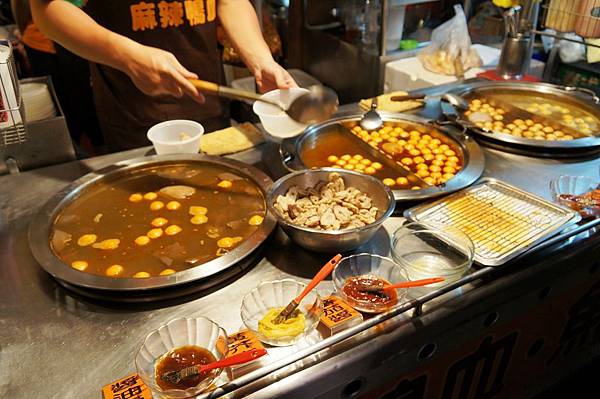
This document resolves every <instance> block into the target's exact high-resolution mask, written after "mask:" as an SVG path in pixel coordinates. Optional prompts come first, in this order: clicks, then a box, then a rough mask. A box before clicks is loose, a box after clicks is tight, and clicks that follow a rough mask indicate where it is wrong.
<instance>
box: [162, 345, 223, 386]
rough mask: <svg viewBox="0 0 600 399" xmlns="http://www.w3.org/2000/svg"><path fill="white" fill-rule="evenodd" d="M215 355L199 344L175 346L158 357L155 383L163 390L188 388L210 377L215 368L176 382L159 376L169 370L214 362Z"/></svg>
mask: <svg viewBox="0 0 600 399" xmlns="http://www.w3.org/2000/svg"><path fill="white" fill-rule="evenodd" d="M216 361H217V359H216V358H215V356H214V355H213V354H212V353H211V352H210V351H208V350H207V349H204V348H201V347H199V346H194V345H188V346H182V347H180V348H175V349H173V350H172V351H170V352H169V353H167V354H166V355H165V356H164V357H163V358H161V359H160V361H159V362H158V364H157V365H156V383H157V384H158V386H159V387H161V388H162V389H163V390H165V391H166V390H169V389H188V388H192V387H195V386H196V385H198V384H200V382H202V381H204V380H205V379H207V378H212V377H213V376H214V375H215V373H216V371H217V370H209V371H205V372H203V373H200V374H198V375H196V376H193V377H188V378H185V379H182V380H181V381H179V383H177V384H173V383H171V382H169V381H165V380H163V379H162V378H160V377H161V376H162V375H163V374H165V373H168V372H170V371H180V370H183V369H184V368H186V367H190V366H200V365H205V364H209V363H214V362H216Z"/></svg>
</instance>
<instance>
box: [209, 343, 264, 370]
mask: <svg viewBox="0 0 600 399" xmlns="http://www.w3.org/2000/svg"><path fill="white" fill-rule="evenodd" d="M266 354H267V350H266V349H252V350H249V351H247V352H243V353H240V354H239V355H233V356H231V357H228V358H226V359H222V360H219V361H216V362H213V363H209V364H205V365H202V366H200V367H199V370H200V372H201V373H202V372H204V371H208V370H213V369H220V368H221V367H229V366H235V365H237V364H243V363H247V362H250V361H252V360H254V359H258V358H259V357H261V356H264V355H266Z"/></svg>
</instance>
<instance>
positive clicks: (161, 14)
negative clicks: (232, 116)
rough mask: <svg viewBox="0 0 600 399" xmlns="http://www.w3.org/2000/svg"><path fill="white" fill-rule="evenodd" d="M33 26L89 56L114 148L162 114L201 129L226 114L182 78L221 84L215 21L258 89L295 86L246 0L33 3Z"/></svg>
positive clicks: (138, 142) (135, 143) (141, 136)
mask: <svg viewBox="0 0 600 399" xmlns="http://www.w3.org/2000/svg"><path fill="white" fill-rule="evenodd" d="M31 7H32V12H33V17H34V20H35V23H36V25H37V26H38V28H39V29H40V30H41V31H42V32H43V33H44V34H46V35H47V36H48V37H50V38H51V39H52V40H54V41H56V42H58V43H60V44H61V45H63V46H64V47H66V48H67V49H69V50H71V51H72V52H74V53H76V54H78V55H80V56H81V57H83V58H86V59H88V60H89V61H91V78H92V86H93V92H94V101H95V103H96V108H97V111H98V116H99V119H100V124H101V128H102V131H103V134H104V136H105V140H106V142H107V144H108V145H109V147H110V148H112V149H121V150H122V149H128V148H134V147H139V146H143V145H146V144H147V139H146V132H147V130H148V128H150V127H151V126H152V125H154V124H156V123H158V122H160V121H164V120H168V119H192V120H197V121H199V122H201V123H202V124H203V125H204V127H205V129H206V130H207V131H211V130H215V129H219V128H223V127H225V126H226V125H227V124H228V112H227V110H226V109H225V108H224V105H223V104H222V102H221V101H220V100H219V99H218V98H216V97H214V96H207V97H204V96H203V95H202V94H201V93H200V92H198V90H197V89H196V88H195V87H194V86H193V85H192V84H191V83H190V82H189V81H188V78H200V79H203V80H208V81H212V82H218V83H222V82H223V68H222V65H221V60H220V57H219V52H218V50H217V33H216V28H217V20H218V21H219V22H220V24H221V26H222V27H223V28H224V30H225V32H226V33H227V35H228V37H229V39H230V40H231V42H232V43H233V44H234V47H235V48H236V49H237V50H238V52H239V53H240V55H241V57H242V59H243V61H244V63H245V64H246V66H247V67H248V68H249V69H250V71H251V72H252V73H253V75H254V77H255V79H256V82H257V84H258V87H259V90H261V91H269V90H272V89H275V88H288V87H292V86H296V83H295V82H294V80H293V79H292V77H291V76H290V75H289V74H288V73H287V71H286V70H285V69H283V68H282V67H281V66H280V65H278V64H277V63H276V62H275V61H274V59H273V57H272V55H271V52H270V51H269V48H268V46H267V44H266V43H265V41H264V39H263V36H262V33H261V30H260V26H259V24H258V20H257V17H256V13H255V12H254V9H253V7H252V4H251V3H250V1H248V0H160V1H158V0H108V1H107V0H89V1H88V2H87V4H85V6H84V7H83V8H78V7H76V6H75V5H73V4H71V3H70V2H68V1H65V0H31Z"/></svg>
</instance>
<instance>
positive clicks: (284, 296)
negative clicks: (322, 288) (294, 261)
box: [240, 279, 323, 346]
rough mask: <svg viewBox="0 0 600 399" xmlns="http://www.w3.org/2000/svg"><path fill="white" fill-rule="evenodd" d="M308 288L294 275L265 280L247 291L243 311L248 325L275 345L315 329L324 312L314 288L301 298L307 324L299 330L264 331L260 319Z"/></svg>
mask: <svg viewBox="0 0 600 399" xmlns="http://www.w3.org/2000/svg"><path fill="white" fill-rule="evenodd" d="M304 288H306V284H304V283H301V282H298V281H296V280H292V279H283V280H275V281H265V282H263V283H260V284H259V285H258V286H257V287H256V288H254V289H253V290H252V291H250V292H249V293H247V294H246V296H244V298H243V299H242V306H241V309H240V313H241V316H242V321H243V322H244V324H245V325H246V327H247V328H248V329H249V330H251V331H252V332H254V333H255V334H256V336H257V337H258V339H259V340H260V341H262V342H264V343H266V344H269V345H273V346H288V345H293V344H295V343H296V342H298V341H300V340H301V339H302V338H304V337H305V336H307V335H308V334H310V333H312V332H313V331H314V330H315V329H316V327H317V324H319V320H320V319H321V315H322V314H323V301H322V300H321V297H320V296H319V294H318V293H317V292H316V290H312V291H311V292H309V293H308V295H306V296H305V297H304V299H302V301H300V304H299V305H298V308H297V310H298V311H300V312H302V314H303V318H304V327H303V328H302V330H301V331H300V332H299V333H298V334H292V335H284V334H279V333H278V332H277V331H273V330H271V331H273V333H272V334H270V336H269V335H266V334H263V332H262V331H264V330H263V329H261V328H260V327H259V326H260V323H261V322H263V323H264V321H265V320H264V318H265V315H266V314H267V313H268V312H269V311H271V310H272V309H278V308H281V309H283V308H285V307H286V306H287V305H288V304H289V303H290V302H291V301H292V300H293V299H294V298H296V297H297V296H298V295H300V293H301V292H302V291H303V290H304Z"/></svg>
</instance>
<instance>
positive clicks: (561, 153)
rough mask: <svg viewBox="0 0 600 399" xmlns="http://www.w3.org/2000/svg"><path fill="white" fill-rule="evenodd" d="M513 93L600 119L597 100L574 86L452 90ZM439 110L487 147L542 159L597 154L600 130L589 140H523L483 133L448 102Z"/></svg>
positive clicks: (494, 85) (492, 85) (480, 85)
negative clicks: (571, 108) (569, 108)
mask: <svg viewBox="0 0 600 399" xmlns="http://www.w3.org/2000/svg"><path fill="white" fill-rule="evenodd" d="M502 92H514V93H518V94H519V95H522V96H531V97H534V96H537V97H543V98H548V99H552V100H554V101H559V102H562V103H563V104H565V105H570V106H571V107H576V108H579V109H582V110H585V111H588V112H590V113H591V114H592V115H594V117H596V118H597V119H598V120H600V99H599V98H598V97H597V96H596V95H595V94H594V93H593V92H592V91H591V90H587V89H582V88H576V87H565V86H557V85H553V84H549V83H530V82H474V83H470V84H467V85H466V87H465V86H461V88H460V89H458V90H456V91H454V93H455V94H458V95H460V96H462V97H468V96H471V95H481V96H482V97H485V96H487V95H493V94H498V93H502ZM441 106H442V111H443V112H444V114H445V115H446V117H447V118H448V119H450V120H453V121H455V122H456V123H458V124H459V125H460V126H462V127H463V128H465V129H468V130H469V131H470V132H472V133H473V134H474V135H475V136H476V137H477V138H480V139H482V140H484V141H485V142H486V144H487V145H489V146H491V147H494V148H499V149H502V150H506V151H509V152H516V153H522V154H526V155H535V156H541V157H552V158H563V157H573V156H586V155H590V154H593V153H597V152H599V151H600V131H597V132H594V134H593V136H592V137H587V138H581V139H576V140H564V141H558V140H552V141H546V140H534V139H528V138H524V137H515V136H512V135H510V134H504V133H497V132H490V131H485V130H483V129H480V128H478V127H477V126H475V125H474V124H473V123H471V122H469V121H468V120H467V118H466V117H464V113H463V112H461V111H460V110H458V109H456V108H455V107H454V106H453V105H451V104H449V103H445V102H442V103H441Z"/></svg>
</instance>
